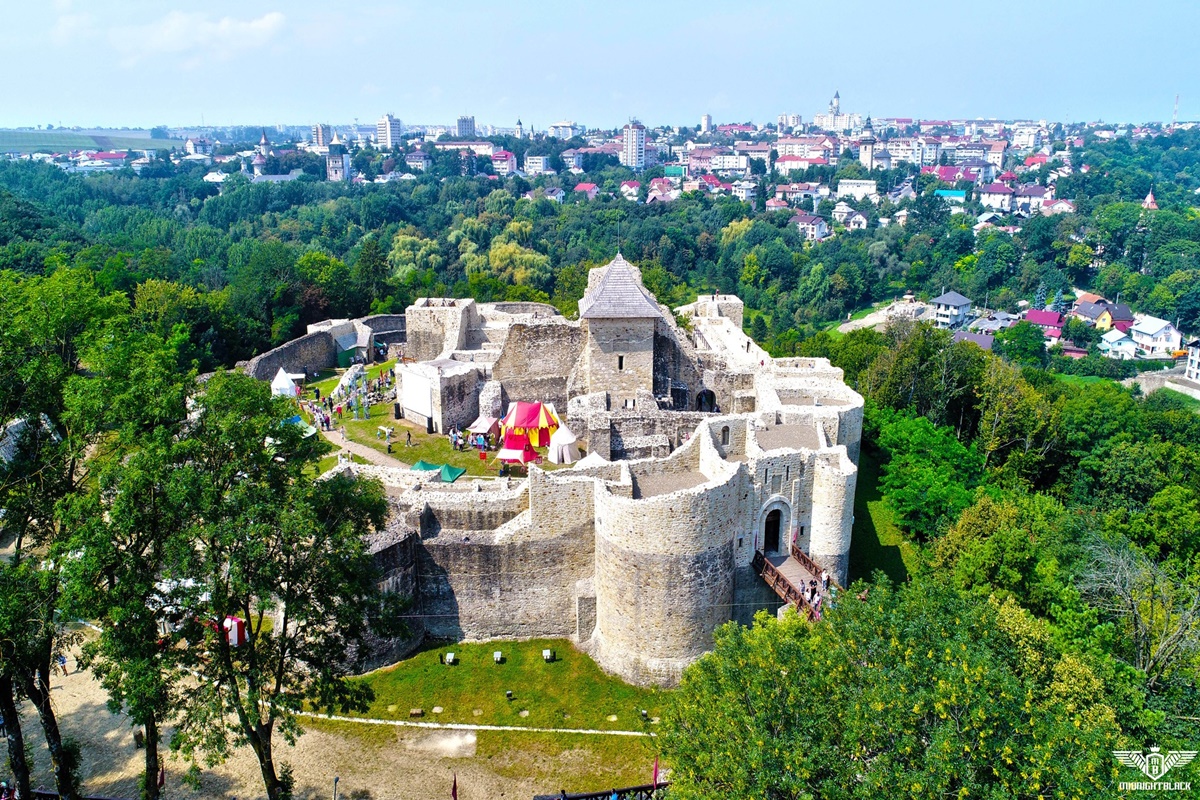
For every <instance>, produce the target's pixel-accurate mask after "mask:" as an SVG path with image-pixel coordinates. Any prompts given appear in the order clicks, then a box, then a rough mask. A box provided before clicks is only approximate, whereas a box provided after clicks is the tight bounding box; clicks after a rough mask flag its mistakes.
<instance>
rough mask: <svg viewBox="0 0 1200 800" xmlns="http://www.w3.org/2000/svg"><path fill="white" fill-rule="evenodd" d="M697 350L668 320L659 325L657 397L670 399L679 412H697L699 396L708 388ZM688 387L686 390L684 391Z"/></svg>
mask: <svg viewBox="0 0 1200 800" xmlns="http://www.w3.org/2000/svg"><path fill="white" fill-rule="evenodd" d="M697 364H698V359H697V356H696V349H695V347H693V346H692V343H691V341H689V340H688V338H687V336H686V335H685V334H684V333H683V332H682V331H680V330H679V329H678V328H676V327H675V326H673V325H671V324H670V323H669V322H667V321H666V320H660V321H658V322H657V323H656V324H655V331H654V394H655V395H657V396H659V397H670V398H672V399H673V402H675V404H676V406H675V408H676V410H678V411H688V410H690V409H694V408H695V407H696V406H695V398H696V393H697V392H699V391H700V390H702V389H703V388H704V386H703V372H702V371H701V369H700V368H699V367H698V365H697ZM683 387H686V388H683Z"/></svg>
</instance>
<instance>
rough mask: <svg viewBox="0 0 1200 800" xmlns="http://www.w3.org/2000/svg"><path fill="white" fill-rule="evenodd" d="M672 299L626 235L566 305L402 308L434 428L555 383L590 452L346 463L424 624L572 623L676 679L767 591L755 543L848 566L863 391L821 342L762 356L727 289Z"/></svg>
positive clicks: (760, 549) (418, 386) (411, 371)
mask: <svg viewBox="0 0 1200 800" xmlns="http://www.w3.org/2000/svg"><path fill="white" fill-rule="evenodd" d="M676 312H677V314H678V318H677V316H676V314H675V313H672V312H671V311H670V310H669V309H666V308H665V307H663V306H660V305H659V304H658V303H657V301H656V300H655V298H654V297H653V296H652V295H651V294H650V293H649V292H648V291H647V290H646V289H645V288H644V286H643V285H642V281H641V273H640V271H639V270H638V269H637V268H636V267H634V266H633V265H631V264H629V263H628V262H627V261H625V259H624V258H622V257H621V256H620V255H618V256H617V257H616V258H615V259H614V260H613V261H612V262H611V263H609V264H608V265H607V266H605V267H602V268H597V269H593V270H592V271H591V273H590V275H589V282H588V289H587V292H586V293H585V295H584V297H583V299H582V300H581V301H580V303H579V320H578V321H571V320H567V319H566V318H564V317H563V316H561V315H560V314H559V313H558V312H557V311H556V310H555V309H554V308H552V307H550V306H548V305H543V304H539V303H486V304H479V303H475V302H474V301H473V300H461V299H443V298H425V299H421V300H418V301H417V302H416V303H415V304H414V305H413V306H411V307H409V308H408V310H407V312H406V314H405V326H406V334H407V336H406V338H407V341H406V344H405V345H404V348H405V356H406V357H405V359H404V362H403V363H401V364H398V365H397V368H396V373H397V379H398V380H397V403H398V405H399V406H400V407H401V409H402V413H403V415H404V416H405V417H406V418H408V419H409V420H410V421H413V422H415V423H417V424H419V425H421V426H423V427H425V428H426V429H427V430H429V431H436V432H444V431H446V430H448V429H449V428H450V427H451V426H458V427H459V428H464V427H466V426H468V425H470V424H471V423H472V422H473V421H474V420H475V418H476V417H477V416H479V415H480V414H483V415H487V416H493V417H500V416H502V412H503V411H504V410H505V409H506V408H507V404H508V403H509V402H511V401H515V400H527V401H542V402H550V403H553V404H554V406H555V408H556V409H558V411H559V413H560V416H562V418H563V422H565V423H566V424H567V426H568V427H569V428H570V429H571V430H572V431H573V432H574V433H575V434H576V435H577V436H578V437H579V440H580V442H581V443H582V444H583V445H584V447H585V449H586V451H587V452H588V457H587V458H585V459H584V460H583V461H581V462H578V463H577V464H575V465H573V466H571V467H570V468H562V469H557V470H553V471H548V470H543V469H540V468H539V467H537V466H536V465H530V468H529V475H528V477H527V478H523V479H511V478H509V479H488V480H481V479H477V480H471V481H459V482H458V483H454V484H443V483H440V482H438V481H436V479H433V478H431V476H430V473H418V472H414V471H409V470H401V469H389V468H383V467H375V466H349V465H348V466H346V467H343V468H344V469H353V470H354V471H355V472H357V473H359V474H367V475H372V476H375V477H378V478H380V479H381V480H382V481H383V483H384V485H385V486H386V487H387V489H388V493H389V496H390V502H391V505H392V513H391V517H390V521H389V524H388V526H387V528H386V530H384V531H380V532H379V533H377V534H376V535H375V536H374V537H373V541H372V542H371V546H372V549H373V551H374V552H375V553H376V557H377V558H378V559H379V560H380V562H381V563H382V564H383V566H384V569H385V572H386V575H387V579H386V580H387V585H388V588H389V589H391V590H394V591H399V592H404V593H406V594H410V595H411V596H412V599H413V615H414V617H415V618H417V619H418V620H419V622H420V626H421V628H422V629H423V631H424V632H425V633H426V634H428V635H430V636H435V637H444V638H450V639H456V640H457V639H466V640H487V639H495V638H528V637H542V636H545V637H568V638H570V639H572V640H573V641H574V642H575V643H577V645H578V646H579V647H580V648H582V649H584V650H585V651H587V652H588V653H590V654H591V655H592V657H593V658H594V659H595V660H596V661H597V662H598V663H599V664H600V665H601V666H602V667H603V668H604V669H605V670H607V671H609V672H612V673H615V674H617V675H619V676H620V677H622V678H624V679H625V680H627V681H630V682H633V683H639V684H657V685H666V686H670V685H674V684H675V683H677V682H678V680H679V677H680V673H681V672H682V670H683V668H684V667H685V666H687V665H688V664H689V663H691V662H692V661H694V660H695V659H697V658H699V657H700V656H701V655H702V654H703V653H705V652H706V651H707V650H709V649H710V648H711V645H712V634H713V631H714V629H715V628H716V627H717V626H719V625H721V624H722V623H724V622H727V621H729V620H737V621H740V622H743V623H745V622H749V620H750V619H751V618H752V617H753V615H754V613H755V612H756V611H758V610H761V609H767V610H773V609H778V608H779V607H780V604H781V602H780V599H779V597H777V596H776V592H779V589H778V588H776V589H775V590H774V591H773V590H772V588H771V586H768V584H767V582H765V581H764V580H763V578H761V577H760V576H759V573H760V572H762V573H763V574H764V575H766V572H769V571H770V570H769V569H766V568H764V566H763V565H764V560H765V561H766V562H769V564H779V565H782V564H783V562H784V561H785V560H790V561H793V562H794V561H795V557H796V554H797V551H799V558H801V559H802V560H803V562H804V563H806V564H807V565H808V568H807V572H805V576H809V575H811V574H812V573H813V570H814V568H818V569H819V568H823V569H827V570H828V571H829V573H830V574H831V576H832V577H833V579H834V581H835V582H839V583H842V584H844V583H845V581H846V572H847V562H848V557H849V551H850V531H851V524H852V522H853V516H852V515H853V505H854V490H855V481H856V478H857V467H856V462H857V460H858V453H859V439H860V436H861V431H862V412H863V402H862V398H861V397H860V396H859V395H858V394H856V393H855V392H854V391H852V390H851V389H850V388H849V387H847V386H846V385H845V384H844V383H843V381H842V371H841V370H840V369H836V368H833V367H831V366H830V365H829V362H828V361H826V360H824V359H805V358H781V359H773V358H771V357H770V356H769V355H767V353H766V352H765V351H763V350H762V349H761V348H759V347H758V346H757V345H756V344H755V343H754V342H753V341H752V340H751V339H750V338H749V337H747V336H746V335H745V334H744V333H743V332H742V325H741V323H742V302H741V301H740V300H739V299H738V298H736V297H733V296H729V295H705V296H702V297H701V298H700V299H699V300H697V301H696V302H695V303H692V304H690V305H688V306H684V307H682V308H679V309H677V310H676ZM564 409H565V411H566V413H565V414H563V413H562V411H563V410H564ZM756 554H758V557H757V558H756ZM769 564H768V566H769ZM764 569H766V571H764ZM800 582H801V583H802V582H803V581H800ZM779 594H780V595H781V596H786V594H785V593H783V592H779Z"/></svg>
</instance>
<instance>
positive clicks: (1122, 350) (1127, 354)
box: [1096, 328, 1137, 361]
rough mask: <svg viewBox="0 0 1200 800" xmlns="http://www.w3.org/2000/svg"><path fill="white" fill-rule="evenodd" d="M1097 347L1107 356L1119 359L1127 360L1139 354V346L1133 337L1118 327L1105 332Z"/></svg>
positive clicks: (1101, 353)
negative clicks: (1135, 343)
mask: <svg viewBox="0 0 1200 800" xmlns="http://www.w3.org/2000/svg"><path fill="white" fill-rule="evenodd" d="M1096 349H1098V350H1099V351H1100V355H1102V356H1104V357H1105V358H1112V359H1116V360H1117V361H1127V360H1129V359H1132V358H1133V357H1134V356H1135V355H1137V346H1136V345H1134V343H1133V339H1130V338H1129V335H1128V334H1126V333H1125V332H1124V331H1119V330H1117V329H1116V328H1113V329H1112V330H1110V331H1105V332H1104V335H1103V336H1101V337H1100V342H1099V343H1098V344H1097V345H1096Z"/></svg>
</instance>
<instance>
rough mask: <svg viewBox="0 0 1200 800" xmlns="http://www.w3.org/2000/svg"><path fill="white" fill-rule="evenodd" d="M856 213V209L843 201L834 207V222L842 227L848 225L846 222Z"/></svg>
mask: <svg viewBox="0 0 1200 800" xmlns="http://www.w3.org/2000/svg"><path fill="white" fill-rule="evenodd" d="M853 213H854V209H853V208H852V207H851V206H850V204H849V203H847V202H846V201H844V200H843V201H842V202H840V203H838V204H837V205H836V206H834V207H833V221H834V222H837V223H840V224H842V225H845V224H846V220H847V219H849V217H850V215H851V214H853Z"/></svg>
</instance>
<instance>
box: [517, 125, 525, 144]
mask: <svg viewBox="0 0 1200 800" xmlns="http://www.w3.org/2000/svg"><path fill="white" fill-rule="evenodd" d="M516 136H517V138H518V139H524V138H525V126H523V125H522V124H521V120H517V131H516Z"/></svg>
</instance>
